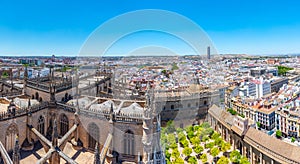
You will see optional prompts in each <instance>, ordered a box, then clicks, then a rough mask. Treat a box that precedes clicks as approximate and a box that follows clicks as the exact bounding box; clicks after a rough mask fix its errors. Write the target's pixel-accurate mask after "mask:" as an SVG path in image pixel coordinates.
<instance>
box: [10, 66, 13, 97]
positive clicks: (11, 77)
mask: <svg viewBox="0 0 300 164" xmlns="http://www.w3.org/2000/svg"><path fill="white" fill-rule="evenodd" d="M10 84H11V88H10V90H11V91H13V89H14V81H13V71H12V68H11V69H10Z"/></svg>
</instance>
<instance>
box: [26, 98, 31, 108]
mask: <svg viewBox="0 0 300 164" xmlns="http://www.w3.org/2000/svg"><path fill="white" fill-rule="evenodd" d="M27 107H28V108H30V107H31V100H30V98H29V99H28V106H27Z"/></svg>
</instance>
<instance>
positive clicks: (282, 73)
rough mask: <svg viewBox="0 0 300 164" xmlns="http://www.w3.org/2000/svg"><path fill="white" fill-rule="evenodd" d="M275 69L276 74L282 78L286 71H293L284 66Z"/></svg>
mask: <svg viewBox="0 0 300 164" xmlns="http://www.w3.org/2000/svg"><path fill="white" fill-rule="evenodd" d="M277 68H278V74H279V75H283V76H285V75H286V73H287V72H288V71H290V70H293V68H290V67H286V66H277Z"/></svg>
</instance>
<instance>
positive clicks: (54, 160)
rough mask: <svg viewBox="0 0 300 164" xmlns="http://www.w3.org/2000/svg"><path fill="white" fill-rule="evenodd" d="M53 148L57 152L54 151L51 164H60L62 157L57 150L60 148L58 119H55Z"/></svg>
mask: <svg viewBox="0 0 300 164" xmlns="http://www.w3.org/2000/svg"><path fill="white" fill-rule="evenodd" d="M52 146H53V148H54V149H55V150H56V151H54V152H53V153H52V155H51V159H50V164H56V163H60V156H59V154H58V152H57V149H59V147H58V132H57V123H56V119H54V121H53V133H52Z"/></svg>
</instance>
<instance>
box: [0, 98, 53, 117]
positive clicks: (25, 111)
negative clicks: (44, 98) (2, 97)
mask: <svg viewBox="0 0 300 164" xmlns="http://www.w3.org/2000/svg"><path fill="white" fill-rule="evenodd" d="M48 106H49V103H48V102H42V103H40V104H39V105H34V106H31V107H30V108H21V109H18V110H16V112H15V114H12V113H8V112H6V111H5V112H2V113H0V121H4V120H8V119H12V118H16V117H20V116H24V115H26V114H28V113H34V112H37V111H40V110H43V109H45V108H48Z"/></svg>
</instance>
